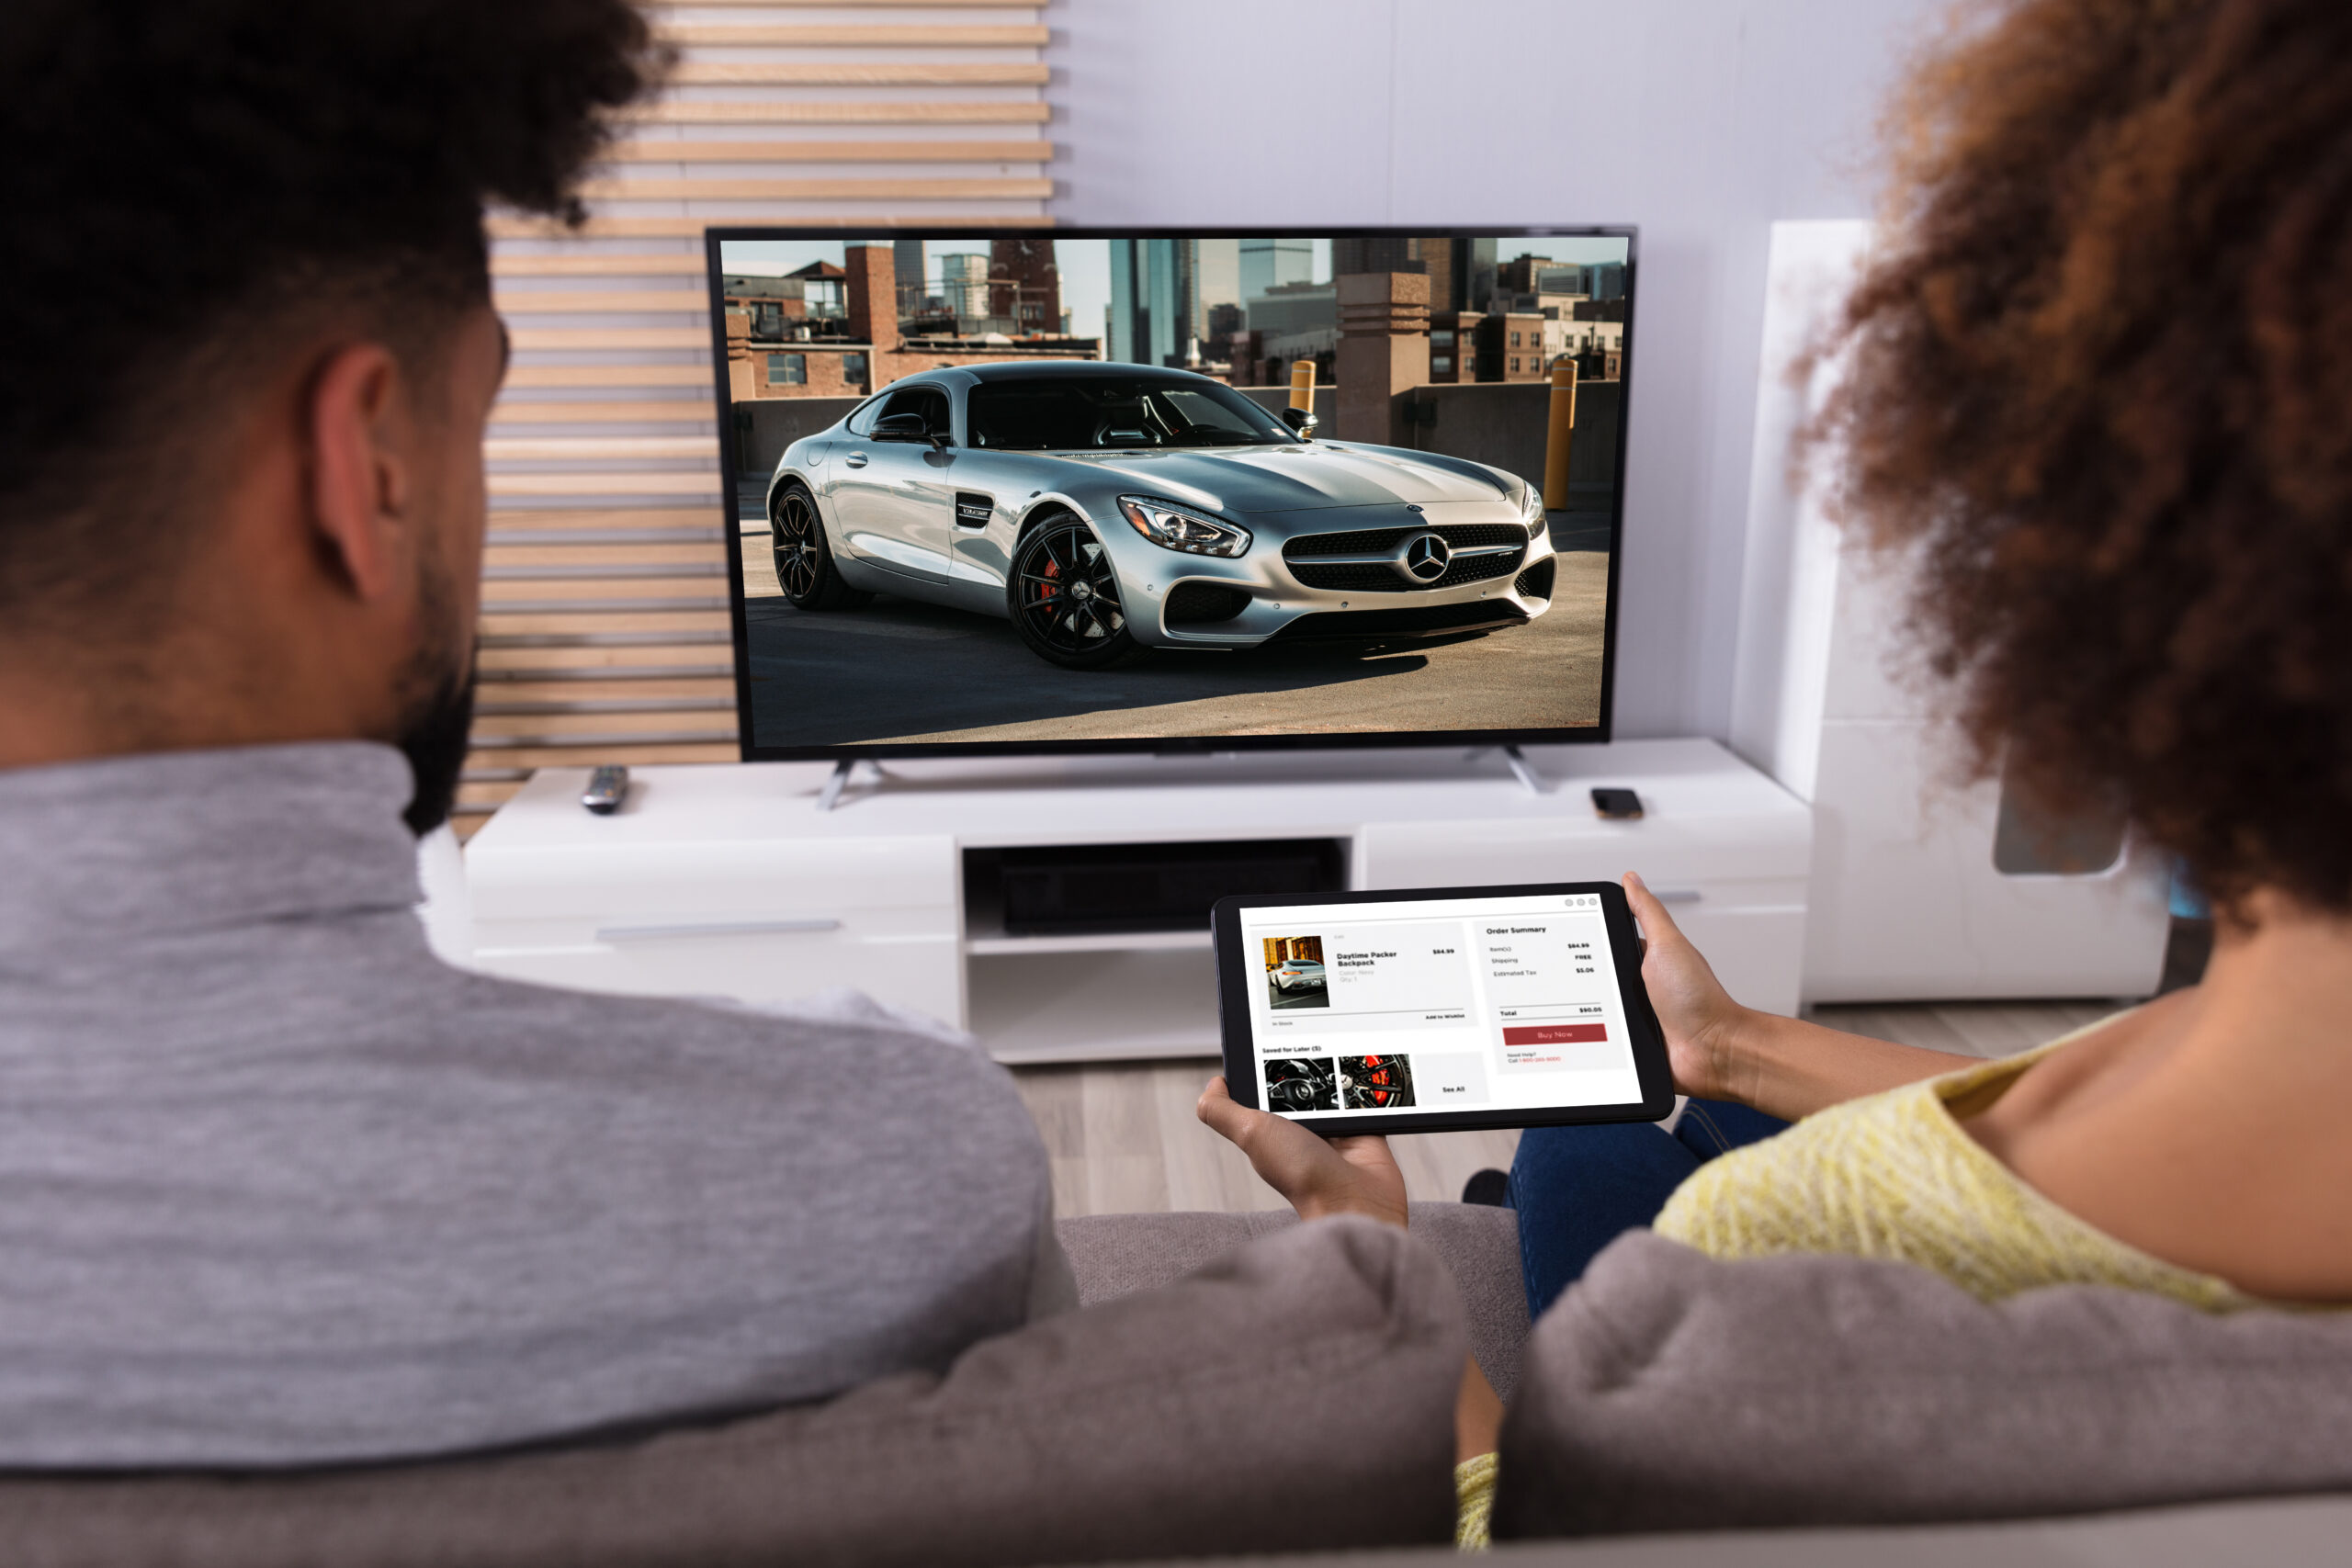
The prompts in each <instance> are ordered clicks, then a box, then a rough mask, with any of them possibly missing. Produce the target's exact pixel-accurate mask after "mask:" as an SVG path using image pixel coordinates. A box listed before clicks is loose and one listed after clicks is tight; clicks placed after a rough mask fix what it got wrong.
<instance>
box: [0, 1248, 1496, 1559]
mask: <svg viewBox="0 0 2352 1568" xmlns="http://www.w3.org/2000/svg"><path fill="white" fill-rule="evenodd" d="M1464 1350H1465V1340H1464V1334H1463V1327H1462V1316H1461V1306H1460V1303H1459V1300H1458V1297H1457V1295H1456V1292H1455V1291H1454V1289H1453V1284H1452V1282H1451V1281H1450V1280H1448V1279H1447V1277H1446V1275H1445V1272H1444V1269H1442V1266H1441V1265H1440V1264H1439V1263H1438V1261H1437V1260H1436V1258H1433V1257H1432V1256H1431V1255H1430V1253H1429V1252H1428V1251H1427V1250H1426V1249H1424V1248H1422V1247H1419V1246H1417V1245H1416V1244H1414V1243H1413V1242H1412V1241H1411V1240H1410V1239H1409V1238H1408V1237H1407V1236H1406V1235H1403V1234H1401V1233H1399V1232H1397V1231H1394V1230H1390V1229H1386V1228H1385V1227H1382V1226H1379V1225H1375V1224H1371V1223H1369V1222H1366V1221H1361V1220H1331V1221H1326V1222H1323V1223H1321V1224H1314V1225H1306V1226H1300V1227H1297V1228H1295V1229H1293V1230H1290V1231H1287V1232H1285V1233H1284V1234H1282V1235H1272V1236H1268V1237H1266V1238H1264V1239H1263V1240H1261V1241H1260V1242H1258V1243H1256V1244H1254V1245H1252V1246H1251V1247H1248V1248H1247V1249H1245V1250H1243V1251H1241V1252H1239V1253H1238V1254H1234V1255H1232V1256H1229V1257H1227V1258H1223V1259H1221V1260H1220V1261H1218V1262H1216V1263H1214V1264H1212V1265H1210V1266H1209V1267H1207V1268H1205V1269H1202V1270H1201V1271H1200V1272H1198V1273H1197V1274H1194V1275H1193V1276H1191V1277H1189V1278H1187V1279H1184V1280H1180V1281H1178V1282H1176V1283H1174V1284H1171V1285H1169V1286H1167V1287H1165V1288H1163V1289H1160V1290H1158V1291H1152V1292H1145V1293H1142V1294H1137V1295H1132V1296H1128V1297H1125V1298H1123V1299H1121V1300H1119V1301H1116V1302H1112V1303H1106V1304H1104V1305H1103V1306H1101V1307H1098V1308H1095V1309H1093V1310H1091V1311H1080V1312H1071V1313H1065V1314H1060V1315H1059V1316H1056V1317H1051V1318H1047V1319H1045V1320H1043V1321H1041V1322H1038V1323H1035V1324H1033V1325H1030V1326H1028V1327H1026V1328H1023V1329H1022V1330H1020V1331H1019V1332H1016V1333H1013V1334H1010V1335H1006V1336H1004V1337H1001V1338H997V1339H993V1340H989V1341H986V1342H984V1343H982V1344H979V1345H978V1346H975V1347H973V1348H971V1349H969V1350H967V1352H965V1353H964V1355H963V1356H961V1357H960V1358H959V1359H957V1360H956V1363H955V1365H954V1366H953V1367H951V1368H950V1369H949V1370H948V1371H947V1372H946V1374H945V1375H944V1377H937V1376H932V1375H929V1374H923V1373H911V1374H908V1375H904V1376H900V1377H896V1378H891V1379H888V1380H886V1381H884V1382H877V1383H873V1384H869V1385H867V1386H865V1387H864V1388H861V1389H858V1390H855V1391H853V1392H852V1393H847V1394H844V1395H842V1397H840V1398H838V1399H835V1400H833V1401H831V1402H830V1403H828V1404H822V1405H818V1406H809V1407H802V1408H797V1409H793V1410H788V1411H784V1412H779V1413H776V1414H773V1415H766V1416H757V1417H753V1418H750V1419H745V1420H741V1421H737V1422H734V1423H730V1424H727V1425H723V1426H714V1427H703V1428H695V1429H687V1430H672V1431H668V1432H664V1433H662V1434H659V1435H655V1436H652V1437H650V1438H641V1439H639V1440H634V1441H629V1442H621V1443H608V1444H604V1445H599V1446H576V1447H571V1448H566V1449H562V1450H551V1451H535V1452H529V1453H515V1454H508V1455H503V1456H492V1457H481V1458H472V1459H465V1460H457V1461H436V1462H431V1463H423V1464H415V1465H409V1466H400V1467H380V1468H369V1469H364V1470H351V1471H341V1472H303V1473H285V1472H278V1473H272V1474H257V1475H249V1476H220V1475H209V1476H198V1475H181V1476H160V1477H140V1478H40V1477H26V1476H16V1477H10V1478H7V1479H6V1480H0V1540H5V1541H6V1543H7V1547H6V1553H5V1555H6V1559H7V1561H8V1562H9V1563H11V1564H12V1565H14V1568H98V1565H101V1564H104V1565H107V1568H114V1565H118V1564H124V1563H132V1562H136V1563H142V1564H146V1563H170V1564H174V1565H175V1568H212V1565H215V1564H218V1565H220V1568H230V1565H232V1564H233V1565H235V1568H296V1565H298V1564H299V1565H303V1568H311V1565H315V1564H319V1563H326V1562H332V1563H334V1564H337V1565H338V1568H395V1565H399V1568H409V1565H422V1564H426V1563H430V1564H435V1568H461V1565H464V1564H471V1563H498V1564H501V1565H503V1568H536V1565H540V1564H548V1565H552V1564H558V1563H560V1564H564V1565H566V1568H606V1565H612V1568H619V1565H624V1564H627V1565H632V1568H634V1565H644V1568H652V1565H654V1564H662V1565H672V1564H694V1565H695V1568H722V1565H729V1564H737V1563H741V1564H750V1563H753V1562H757V1563H761V1564H774V1563H778V1562H792V1563H831V1562H840V1563H851V1562H855V1563H899V1562H904V1563H926V1564H956V1563H969V1564H980V1563H1014V1562H1097V1561H1108V1560H1114V1559H1133V1558H1137V1557H1143V1556H1163V1555H1165V1556H1173V1555H1188V1554H1197V1553H1210V1552H1232V1551H1238V1550H1243V1549H1252V1550H1283V1549H1293V1548H1300V1547H1309V1546H1322V1547H1341V1546H1350V1545H1368V1544H1380V1543H1387V1542H1408V1541H1442V1540H1446V1539H1448V1538H1449V1536H1450V1534H1451V1531H1452V1529H1453V1485H1452V1470H1453V1431H1452V1415H1453V1402H1454V1393H1455V1389H1456V1386H1457V1385H1458V1383H1459V1382H1460V1379H1461V1370H1462V1358H1463V1355H1464Z"/></svg>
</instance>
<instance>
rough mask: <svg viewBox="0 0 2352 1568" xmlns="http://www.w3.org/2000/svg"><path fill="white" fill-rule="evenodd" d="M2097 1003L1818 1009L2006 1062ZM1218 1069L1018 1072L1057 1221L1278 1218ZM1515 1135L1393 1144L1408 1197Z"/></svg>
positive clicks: (1846, 1023)
mask: <svg viewBox="0 0 2352 1568" xmlns="http://www.w3.org/2000/svg"><path fill="white" fill-rule="evenodd" d="M2117 1006H2118V1004H2116V1003H2114V1002H2109V1001H2097V1002H1965V1003H1945V1004H1927V1005H1917V1006H1902V1007H1826V1008H1817V1009H1815V1010H1813V1012H1812V1013H1811V1014H1809V1015H1808V1016H1810V1017H1812V1018H1814V1019H1815V1021H1818V1022H1821V1023H1825V1024H1827V1025H1829V1026H1830V1027H1831V1028H1833V1029H1844V1030H1850V1031H1852V1032H1854V1033H1857V1034H1869V1035H1874V1036H1876V1037H1877V1038H1879V1039H1881V1040H1894V1041H1899V1042H1901V1043H1904V1044H1906V1045H1923V1046H1926V1047H1928V1048H1929V1049H1931V1050H1937V1051H1953V1052H1959V1053H1962V1054H1964V1055H1975V1056H2006V1055H2011V1054H2013V1053H2015V1052H2018V1051H2024V1050H2028V1049H2030V1048H2031V1047H2033V1046H2035V1045H2039V1044H2041V1043H2043V1042H2045V1041H2048V1040H2053V1039H2055V1038H2057V1037H2058V1036H2059V1035H2061V1034H2064V1033H2065V1032H2067V1031H2068V1030H2071V1029H2076V1028H2079V1027H2081V1026H2082V1025H2084V1024H2086V1023H2089V1022H2091V1021H2093V1020H2095V1019H2098V1018H2101V1017H2104V1016H2105V1015H2106V1014H2108V1013H2109V1012H2112V1011H2114V1010H2116V1008H2117ZM1216 1070H1217V1064H1216V1062H1214V1061H1212V1060H1209V1059H1207V1058H1201V1059H1197V1060H1188V1061H1176V1062H1141V1063H1119V1064H1114V1065H1105V1066H1086V1067H1016V1068H1014V1069H1013V1077H1015V1078H1016V1079H1018V1080H1019V1082H1020V1085H1021V1093H1022V1097H1023V1099H1025V1100H1027V1101H1028V1102H1029V1110H1030V1113H1031V1114H1032V1115H1034V1116H1035V1118H1036V1121H1037V1127H1038V1130H1039V1131H1040V1132H1041V1133H1042V1134H1044V1135H1045V1139H1046V1150H1047V1151H1048V1152H1049V1153H1050V1154H1051V1156H1052V1157H1053V1162H1054V1204H1055V1208H1056V1211H1057V1213H1062V1214H1066V1215H1067V1214H1115V1213H1137V1212H1143V1211H1152V1210H1167V1209H1225V1210H1239V1209H1279V1208H1281V1207H1282V1206H1283V1203H1282V1200H1281V1199H1279V1198H1277V1197H1275V1196H1274V1194H1273V1193H1272V1190H1269V1189H1268V1188H1267V1187H1266V1186H1265V1185H1264V1184H1263V1183H1261V1181H1259V1179H1257V1177H1256V1176H1255V1175H1254V1174H1253V1173H1252V1172H1251V1171H1250V1166H1249V1163H1248V1162H1247V1161H1246V1160H1244V1159H1243V1158H1242V1157H1241V1156H1240V1155H1238V1153H1236V1152H1235V1151H1234V1149H1233V1147H1232V1145H1229V1144H1227V1142H1226V1141H1225V1140H1224V1139H1222V1138H1220V1137H1218V1136H1216V1134H1213V1133H1211V1132H1210V1131H1209V1130H1208V1129H1207V1128H1205V1127H1204V1126H1202V1125H1201V1124H1200V1122H1198V1121H1196V1120H1195V1119H1194V1118H1193V1101H1194V1100H1197V1099H1198V1098H1199V1097H1200V1092H1201V1088H1202V1086H1203V1085H1204V1084H1205V1083H1207V1082H1208V1080H1209V1077H1210V1076H1211V1075H1212V1074H1214V1073H1215V1072H1216ZM1518 1143H1519V1134H1516V1133H1428V1134H1419V1135H1418V1136H1413V1137H1404V1138H1399V1139H1397V1145H1396V1146H1397V1164H1398V1165H1400V1166H1402V1167H1403V1168H1404V1171H1405V1184H1406V1188H1407V1190H1408V1191H1409V1192H1410V1193H1411V1194H1412V1196H1413V1197H1415V1198H1458V1197H1460V1196H1461V1195H1462V1184H1463V1182H1464V1180H1466V1179H1468V1178H1469V1176H1470V1174H1471V1172H1473V1171H1476V1170H1478V1169H1480V1168H1484V1167H1487V1166H1494V1167H1498V1168H1500V1167H1504V1166H1508V1165H1510V1156H1511V1151H1512V1150H1513V1149H1514V1148H1515V1147H1516V1146H1517V1145H1518Z"/></svg>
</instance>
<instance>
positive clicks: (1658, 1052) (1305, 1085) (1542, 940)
mask: <svg viewBox="0 0 2352 1568" xmlns="http://www.w3.org/2000/svg"><path fill="white" fill-rule="evenodd" d="M1211 926H1212V929H1213V930H1214V931H1215V933H1216V975H1217V1012H1218V1017H1219V1021H1220V1022H1221V1024H1222V1026H1223V1032H1224V1036H1225V1080H1226V1086H1227V1089H1228V1090H1229V1091H1230V1092H1231V1094H1232V1095H1233V1098H1234V1099H1235V1100H1238V1101H1239V1102H1240V1103H1241V1104H1243V1105H1250V1106H1257V1107H1261V1108H1262V1109H1264V1110H1267V1111H1275V1112H1278V1113H1279V1114H1281V1115H1284V1116H1288V1117H1290V1118H1292V1119H1293V1120H1294V1121H1297V1122H1305V1123H1306V1124H1307V1125H1308V1126H1310V1127H1313V1128H1314V1129H1315V1130H1316V1131H1317V1132H1318V1133H1330V1134H1339V1133H1411V1132H1451V1131H1455V1130H1458V1129H1463V1128H1472V1127H1544V1126H1555V1125H1560V1124H1563V1123H1567V1122H1656V1121H1658V1120H1660V1119H1661V1118H1663V1117H1664V1116H1665V1115H1666V1114H1667V1112H1668V1111H1671V1110H1672V1109H1673V1108H1674V1088H1673V1078H1672V1075H1671V1073H1670V1071H1669V1070H1668V1066H1667V1060H1666V1040H1665V1037H1664V1035H1663V1034H1661V1033H1660V1032H1659V1030H1658V1024H1657V1014H1656V1013H1654V1012H1652V1011H1651V1010H1650V1002H1649V994H1648V993H1647V992H1646V991H1645V990H1644V989H1643V987H1642V976H1641V951H1642V950H1641V944H1640V939H1639V935H1638V933H1637V932H1636V931H1635V930H1634V915H1633V911H1632V909H1630V908H1628V907H1627V906H1626V903H1625V892H1624V889H1623V888H1622V887H1620V886H1617V885H1616V884H1615V883H1613V882H1569V883H1554V884H1549V885H1545V886H1533V887H1453V888H1436V889H1413V890H1409V891H1400V892H1391V893H1322V894H1317V895H1314V896H1313V897H1312V898H1311V899H1307V900H1301V899H1299V898H1295V897H1291V898H1283V897H1247V898H1227V899H1225V900H1223V901H1222V902H1220V903H1219V904H1218V905H1217V906H1216V910H1215V911H1214V913H1213V914H1212V916H1211Z"/></svg>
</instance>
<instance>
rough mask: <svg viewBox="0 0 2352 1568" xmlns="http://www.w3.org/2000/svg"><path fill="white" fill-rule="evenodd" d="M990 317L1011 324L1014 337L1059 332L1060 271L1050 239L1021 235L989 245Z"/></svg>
mask: <svg viewBox="0 0 2352 1568" xmlns="http://www.w3.org/2000/svg"><path fill="white" fill-rule="evenodd" d="M989 315H991V316H994V317H998V318H1001V319H1003V320H1007V321H1012V324H1013V332H1014V333H1016V334H1018V333H1058V332H1059V331H1060V330H1061V320H1062V280H1061V269H1060V268H1059V267H1057V266H1056V265H1054V243H1053V241H1052V240H1050V239H1047V238H1046V237H1044V236H1042V235H1041V236H1038V237H1035V238H1031V237H1029V236H1026V235H1023V236H1020V237H1018V238H1015V239H1010V240H990V241H989Z"/></svg>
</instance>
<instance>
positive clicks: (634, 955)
mask: <svg viewBox="0 0 2352 1568" xmlns="http://www.w3.org/2000/svg"><path fill="white" fill-rule="evenodd" d="M480 935H481V940H480V942H479V944H478V945H477V946H476V948H475V950H474V964H475V966H476V967H477V968H479V969H481V970H482V971H484V972H485V973H488V974H492V975H502V976H506V977H507V978H509V979H515V980H528V981H532V982H534V983H536V984H538V985H543V986H561V987H566V988H567V989H571V990H580V991H607V992H615V993H619V994H623V995H628V996H655V997H679V998H702V999H706V1000H725V1001H736V1002H749V1003H752V1004H755V1005H767V1004H774V1003H777V1002H788V1001H792V1000H795V999H796V998H802V997H808V996H813V995H815V994H816V993H817V992H819V991H825V990H831V989H833V988H835V987H848V988H849V989H851V990H855V991H863V992H865V994H866V995H867V996H869V997H872V998H874V999H875V1000H876V1001H878V1002H885V1003H888V1004H889V1005H890V1006H892V1007H899V1008H905V1009H907V1010H910V1011H912V1012H919V1013H922V1014H923V1015H924V1016H925V1017H928V1018H935V1019H938V1020H940V1021H943V1022H945V1023H952V1024H955V1025H956V1026H957V1027H958V1028H960V1027H962V1025H963V1018H964V994H963V993H964V973H963V958H962V951H961V946H960V944H959V942H957V940H956V932H955V931H954V930H952V929H946V930H943V929H941V926H940V922H939V921H938V920H937V919H933V918H931V917H929V916H928V915H927V914H926V913H925V912H923V911H919V910H865V911H858V912H853V913H849V914H846V915H843V916H842V917H838V918H813V917H797V918H788V919H787V918H778V919H664V920H654V921H638V920H629V919H616V920H613V921H611V922H609V923H604V924H599V925H597V926H595V927H594V928H592V929H590V930H589V931H584V932H566V931H549V930H540V931H532V930H530V929H528V928H519V929H518V928H516V927H514V926H508V927H506V928H505V929H501V930H494V931H488V932H484V933H480ZM534 938H537V939H538V940H533V939H534Z"/></svg>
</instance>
